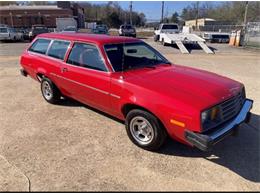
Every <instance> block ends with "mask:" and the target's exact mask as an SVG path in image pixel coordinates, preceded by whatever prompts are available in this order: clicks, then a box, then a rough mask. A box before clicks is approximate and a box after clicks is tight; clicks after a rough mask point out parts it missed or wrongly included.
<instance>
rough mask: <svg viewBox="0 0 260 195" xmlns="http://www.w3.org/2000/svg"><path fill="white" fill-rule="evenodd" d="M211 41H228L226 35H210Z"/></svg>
mask: <svg viewBox="0 0 260 195" xmlns="http://www.w3.org/2000/svg"><path fill="white" fill-rule="evenodd" d="M212 38H213V39H229V36H228V35H212Z"/></svg>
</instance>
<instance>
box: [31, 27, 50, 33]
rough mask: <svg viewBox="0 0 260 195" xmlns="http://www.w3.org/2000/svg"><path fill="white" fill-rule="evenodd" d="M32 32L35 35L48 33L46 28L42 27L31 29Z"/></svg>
mask: <svg viewBox="0 0 260 195" xmlns="http://www.w3.org/2000/svg"><path fill="white" fill-rule="evenodd" d="M33 32H35V33H45V32H48V28H46V27H44V26H35V27H33Z"/></svg>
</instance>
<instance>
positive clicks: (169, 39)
mask: <svg viewBox="0 0 260 195" xmlns="http://www.w3.org/2000/svg"><path fill="white" fill-rule="evenodd" d="M170 25H171V26H173V24H170ZM170 25H169V24H161V25H160V28H159V29H158V30H156V31H155V32H154V41H160V42H161V43H162V44H163V45H172V44H176V45H177V46H178V47H179V49H180V51H181V52H182V53H189V51H188V50H187V48H186V47H185V44H198V45H199V46H200V47H201V48H202V49H203V50H204V51H205V52H206V53H208V54H213V51H212V50H211V49H210V48H209V47H208V46H207V45H206V44H205V40H204V39H203V38H201V37H199V36H198V35H196V34H191V33H179V32H178V31H177V30H176V27H174V29H173V30H172V29H169V27H170ZM175 25H176V24H175ZM165 26H167V27H165ZM174 30H175V31H174Z"/></svg>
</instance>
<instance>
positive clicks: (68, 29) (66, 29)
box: [64, 27, 77, 31]
mask: <svg viewBox="0 0 260 195" xmlns="http://www.w3.org/2000/svg"><path fill="white" fill-rule="evenodd" d="M76 30H77V29H76V28H72V27H71V28H65V29H64V31H76Z"/></svg>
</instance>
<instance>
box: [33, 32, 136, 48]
mask: <svg viewBox="0 0 260 195" xmlns="http://www.w3.org/2000/svg"><path fill="white" fill-rule="evenodd" d="M37 37H38V38H40V37H41V38H50V39H64V40H68V41H82V42H91V43H95V44H98V45H99V44H101V45H103V44H109V43H124V42H140V41H141V40H139V39H136V38H131V37H121V36H109V35H97V34H87V33H66V32H64V33H44V34H40V35H38V36H37Z"/></svg>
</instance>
